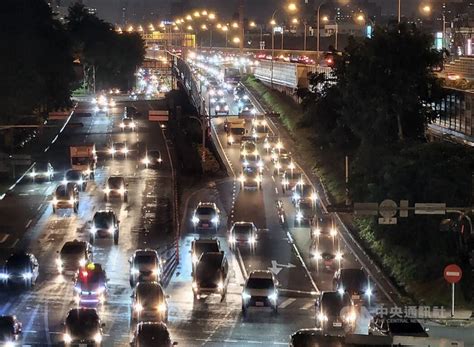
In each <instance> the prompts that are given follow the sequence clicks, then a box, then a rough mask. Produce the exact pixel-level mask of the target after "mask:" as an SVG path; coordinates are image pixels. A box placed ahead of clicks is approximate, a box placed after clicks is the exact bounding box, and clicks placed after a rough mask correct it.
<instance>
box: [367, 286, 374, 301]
mask: <svg viewBox="0 0 474 347" xmlns="http://www.w3.org/2000/svg"><path fill="white" fill-rule="evenodd" d="M372 294H373V292H372V288H370V287H368V288H367V289H366V291H365V295H367V296H368V297H369V298H370V297H371V296H372Z"/></svg>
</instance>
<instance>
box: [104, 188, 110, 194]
mask: <svg viewBox="0 0 474 347" xmlns="http://www.w3.org/2000/svg"><path fill="white" fill-rule="evenodd" d="M104 193H105V194H107V195H108V194H110V188H109V187H107V188H105V189H104Z"/></svg>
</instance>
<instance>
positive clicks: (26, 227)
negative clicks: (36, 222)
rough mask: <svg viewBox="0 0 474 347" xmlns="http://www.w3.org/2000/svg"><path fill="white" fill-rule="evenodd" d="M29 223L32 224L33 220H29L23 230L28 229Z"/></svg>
mask: <svg viewBox="0 0 474 347" xmlns="http://www.w3.org/2000/svg"><path fill="white" fill-rule="evenodd" d="M31 223H33V219H30V220H29V221H28V223H26V225H25V229H28V227H29V226H30V225H31Z"/></svg>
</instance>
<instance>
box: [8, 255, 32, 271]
mask: <svg viewBox="0 0 474 347" xmlns="http://www.w3.org/2000/svg"><path fill="white" fill-rule="evenodd" d="M7 268H8V270H9V272H16V271H29V270H31V263H30V258H29V257H28V256H27V255H23V254H16V255H12V256H11V257H10V258H9V259H8V261H7Z"/></svg>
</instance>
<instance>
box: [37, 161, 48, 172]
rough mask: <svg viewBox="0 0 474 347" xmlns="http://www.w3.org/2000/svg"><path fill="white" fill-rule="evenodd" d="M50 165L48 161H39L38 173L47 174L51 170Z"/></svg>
mask: <svg viewBox="0 0 474 347" xmlns="http://www.w3.org/2000/svg"><path fill="white" fill-rule="evenodd" d="M48 164H49V163H48V162H47V161H37V162H36V164H35V170H36V172H47V171H48V170H49V165H48Z"/></svg>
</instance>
